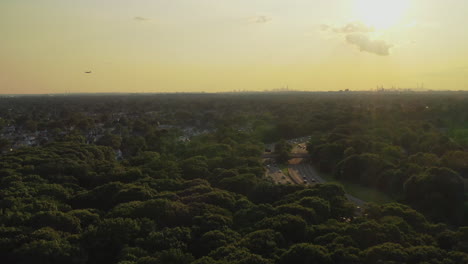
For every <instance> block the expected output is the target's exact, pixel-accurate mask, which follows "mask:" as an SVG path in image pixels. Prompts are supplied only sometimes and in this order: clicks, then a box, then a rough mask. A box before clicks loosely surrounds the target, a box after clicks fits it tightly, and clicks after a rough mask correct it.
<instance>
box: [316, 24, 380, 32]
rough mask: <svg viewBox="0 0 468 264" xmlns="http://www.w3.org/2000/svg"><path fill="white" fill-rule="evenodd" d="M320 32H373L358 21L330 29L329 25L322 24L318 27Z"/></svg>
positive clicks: (372, 29) (371, 28)
mask: <svg viewBox="0 0 468 264" xmlns="http://www.w3.org/2000/svg"><path fill="white" fill-rule="evenodd" d="M320 30H322V31H332V32H334V33H345V34H349V33H369V32H374V28H373V27H369V26H367V25H366V24H364V23H362V22H360V21H355V22H351V23H348V24H346V25H345V26H343V27H332V26H329V25H325V24H322V25H320Z"/></svg>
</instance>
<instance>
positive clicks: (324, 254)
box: [279, 243, 331, 264]
mask: <svg viewBox="0 0 468 264" xmlns="http://www.w3.org/2000/svg"><path fill="white" fill-rule="evenodd" d="M279 263H281V264H289V263H297V264H315V263H323V264H327V263H331V258H330V255H329V253H328V250H327V249H326V248H324V247H322V246H317V245H313V244H307V243H302V244H295V245H293V246H291V247H290V248H289V249H288V251H286V252H285V253H284V254H283V255H281V257H280V260H279Z"/></svg>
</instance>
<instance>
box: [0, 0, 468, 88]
mask: <svg viewBox="0 0 468 264" xmlns="http://www.w3.org/2000/svg"><path fill="white" fill-rule="evenodd" d="M466 14H468V1H466V0H446V1H440V0H393V1H387V0H332V1H318V0H292V1H284V0H237V1H232V0H171V1H169V0H135V1H125V0H102V1H94V0H82V1H71V0H41V1H37V0H35V1H33V0H21V1H1V2H0V32H1V33H2V43H1V45H0V94H64V93H93V92H97V93H113V92H116V93H143V92H144V93H167V92H202V91H204V92H230V91H234V90H246V91H264V90H274V89H278V87H282V86H281V85H278V84H288V85H289V87H291V88H292V89H294V90H299V91H338V90H345V89H350V90H372V89H375V87H376V86H384V87H392V86H394V87H402V88H416V87H418V86H417V85H418V84H422V83H424V87H425V88H424V89H426V88H427V89H432V90H468V60H467V58H468V31H466V30H465V29H464V25H466V23H467V22H468V17H467V16H466Z"/></svg>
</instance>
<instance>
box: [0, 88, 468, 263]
mask: <svg viewBox="0 0 468 264" xmlns="http://www.w3.org/2000/svg"><path fill="white" fill-rule="evenodd" d="M161 97H162V98H163V99H164V100H163V99H161V98H159V97H158V96H156V97H154V98H145V97H134V98H133V97H129V98H125V97H120V96H115V97H110V98H108V99H103V98H102V97H96V98H95V97H89V98H80V97H77V98H73V97H65V98H64V99H63V100H64V103H63V105H61V106H58V104H59V103H58V102H59V101H58V100H55V99H54V98H47V99H46V100H45V101H47V102H49V103H50V102H52V103H53V104H50V105H52V106H50V107H49V106H46V104H45V103H42V102H39V100H37V99H36V98H23V99H21V100H20V99H18V98H13V99H5V102H6V103H5V104H0V114H1V116H2V120H8V121H6V122H5V123H9V122H11V123H14V124H16V125H17V126H18V127H21V129H26V130H27V129H30V130H34V129H35V128H34V125H33V124H26V121H27V120H32V121H35V122H36V123H37V127H38V128H42V126H51V127H49V130H51V131H53V130H54V129H55V128H56V129H58V130H60V131H56V135H57V136H56V138H55V140H53V141H51V142H48V143H47V142H45V143H44V144H41V145H39V146H33V147H24V148H18V149H15V150H14V151H7V153H5V154H3V155H1V156H0V260H1V261H2V263H120V264H131V263H137V264H143V263H178V264H184V263H187V264H188V263H194V264H222V263H238V264H247V263H256V264H261V263H265V264H273V263H280V264H283V263H330V264H331V263H369V264H370V263H414V264H419V263H421V264H423V263H434V264H436V263H448V264H450V263H453V264H458V263H468V246H467V245H468V228H467V227H462V226H461V225H462V223H463V222H462V221H463V219H465V218H464V217H466V215H463V208H466V191H465V190H464V188H463V184H464V183H466V173H467V171H466V170H467V168H466V164H465V155H466V154H465V153H467V152H465V150H464V146H465V145H463V142H462V141H461V140H460V139H459V138H458V139H455V138H454V139H453V140H452V137H451V136H450V135H448V134H447V133H444V132H443V131H441V128H442V127H443V126H445V125H447V124H449V123H450V124H452V125H453V126H455V125H456V124H461V121H460V120H459V119H458V118H460V117H459V116H457V117H451V116H450V115H449V113H451V112H450V110H446V112H442V114H440V113H433V112H430V113H426V112H427V111H432V110H431V109H432V107H434V108H436V107H438V108H439V109H444V108H443V107H444V106H446V107H449V106H448V105H447V104H445V103H443V101H441V100H442V99H437V100H436V99H434V98H432V97H430V96H428V97H427V98H420V97H418V98H413V97H411V96H408V97H398V96H397V97H391V96H390V97H388V98H375V96H374V95H356V96H350V98H346V97H344V95H333V96H331V95H330V96H328V95H317V98H316V97H314V96H304V95H299V96H297V95H284V96H283V95H268V96H267V95H258V96H241V95H236V96H234V95H232V96H229V95H192V96H189V95H187V96H180V95H172V96H170V95H162V96H161ZM88 99H89V102H88V101H86V100H88ZM2 100H3V99H2ZM366 100H367V101H366ZM372 100H374V101H372ZM424 100H426V101H424ZM397 102H399V104H397ZM462 102H464V101H461V102H459V103H458V104H457V103H456V102H455V103H454V107H453V108H456V107H459V108H456V110H457V111H458V110H460V109H462V108H463V106H462ZM429 103H432V104H429ZM380 104H381V106H380ZM54 105H55V106H54ZM180 105H184V106H186V108H184V110H183V111H182V110H180V109H179V108H177V107H178V106H180ZM421 105H422V106H424V107H419V106H421ZM426 105H430V106H431V108H426ZM450 107H451V106H450ZM9 109H13V110H9ZM25 109H27V110H29V111H28V113H27V116H26V115H25V114H24V113H23V112H22V111H23V110H25ZM185 109H187V110H185ZM210 109H211V110H210ZM34 110H35V111H34ZM235 110H237V111H235ZM151 111H160V112H159V114H157V115H153V114H148V112H151ZM444 111H445V110H444ZM56 112H57V113H56ZM85 112H87V113H88V114H83V113H85ZM119 112H123V113H125V114H123V115H121V116H119V117H118V118H117V119H113V118H112V114H113V113H119ZM467 113H468V112H467ZM444 114H445V115H446V116H449V117H447V118H445V119H443V118H442V117H444ZM55 115H57V118H55ZM132 115H134V117H133V118H132ZM22 116H25V117H22ZM73 116H78V117H77V118H76V119H75V118H74V117H73ZM287 117H290V118H287ZM304 118H307V119H305V120H304ZM439 119H440V120H439ZM168 120H171V121H170V122H171V124H173V125H180V124H190V125H191V126H192V125H193V126H199V127H201V128H206V129H208V132H206V133H203V134H200V135H198V136H194V137H191V139H190V141H181V140H180V139H178V136H179V135H180V134H178V133H180V131H177V129H176V130H172V129H170V128H169V129H167V130H166V129H163V128H161V127H160V126H159V125H158V124H157V123H158V122H161V123H162V122H166V121H167V122H169V121H168ZM198 120H199V122H198ZM101 122H102V123H103V124H104V133H103V134H102V137H99V139H98V140H97V141H96V142H89V141H87V140H86V136H87V134H89V131H94V130H93V129H94V128H93V127H96V126H100V125H99V124H101ZM444 122H445V123H444ZM1 124H2V123H0V125H1ZM7 125H8V124H5V126H7ZM69 126H73V127H75V128H74V129H73V130H69V129H68V128H67V127H69ZM52 127H55V128H52ZM65 130H66V131H67V132H66V133H63V131H65ZM304 135H311V141H310V142H309V151H310V153H311V154H312V157H313V159H314V162H316V163H317V165H318V166H319V167H320V169H321V170H323V171H328V172H334V173H335V174H336V177H338V178H340V179H342V180H347V181H352V182H357V183H360V184H364V185H368V186H372V187H375V188H378V189H380V190H382V191H385V192H388V193H392V194H395V195H396V196H400V197H401V199H402V200H401V201H404V202H405V203H407V204H408V205H404V204H399V203H390V204H385V205H375V204H369V205H368V206H366V208H364V209H363V210H362V211H357V210H355V209H356V208H355V205H353V204H352V203H350V202H349V201H348V200H347V198H346V196H345V192H344V190H343V188H342V187H341V186H339V185H336V184H317V185H313V186H302V185H301V186H300V185H276V184H273V183H272V182H271V181H270V180H269V179H266V178H265V177H264V168H263V164H262V160H261V154H262V152H263V149H264V148H263V144H262V143H261V140H263V141H265V142H271V141H277V140H278V139H280V138H285V139H287V138H292V137H297V136H304ZM7 144H8V143H7ZM281 144H283V145H284V146H283V147H285V148H283V149H282V150H284V151H285V152H287V151H288V150H289V147H288V146H287V145H285V144H284V142H280V144H279V145H280V146H281ZM0 147H1V145H0ZM117 150H121V151H122V152H123V157H118V156H117V155H116V151H117ZM280 150H281V147H280ZM464 203H465V204H464ZM410 206H412V207H413V208H415V209H417V210H420V211H421V212H423V213H424V214H421V213H419V212H418V211H417V210H415V209H413V208H412V207H410ZM464 206H465V207H464ZM437 222H445V223H438V224H437ZM447 223H448V224H449V225H447Z"/></svg>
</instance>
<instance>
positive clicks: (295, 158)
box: [262, 143, 366, 207]
mask: <svg viewBox="0 0 468 264" xmlns="http://www.w3.org/2000/svg"><path fill="white" fill-rule="evenodd" d="M290 156H291V159H290V160H289V166H288V167H289V168H288V170H289V179H285V175H284V174H283V173H282V172H280V171H279V170H278V169H277V168H276V167H275V166H273V167H272V165H270V166H269V167H267V170H268V175H270V177H272V178H273V179H274V180H275V182H278V183H283V182H286V183H287V182H293V183H296V184H317V183H326V182H327V181H326V180H325V179H324V178H323V177H321V176H320V174H319V173H318V172H317V170H315V168H314V167H313V166H312V165H311V164H310V163H309V162H308V160H309V158H310V155H309V154H308V153H307V151H306V149H305V143H300V144H297V145H296V146H294V148H293V150H292V152H291V155H290ZM262 157H263V158H264V159H271V158H275V157H276V156H275V155H274V154H272V153H264V154H263V156H262ZM279 179H282V180H281V181H280V180H279ZM304 180H306V181H307V182H304ZM346 198H348V200H349V201H351V202H352V203H354V204H355V205H356V206H358V207H362V206H363V205H364V204H366V202H365V201H363V200H361V199H359V198H356V197H354V196H352V195H350V194H346Z"/></svg>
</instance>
